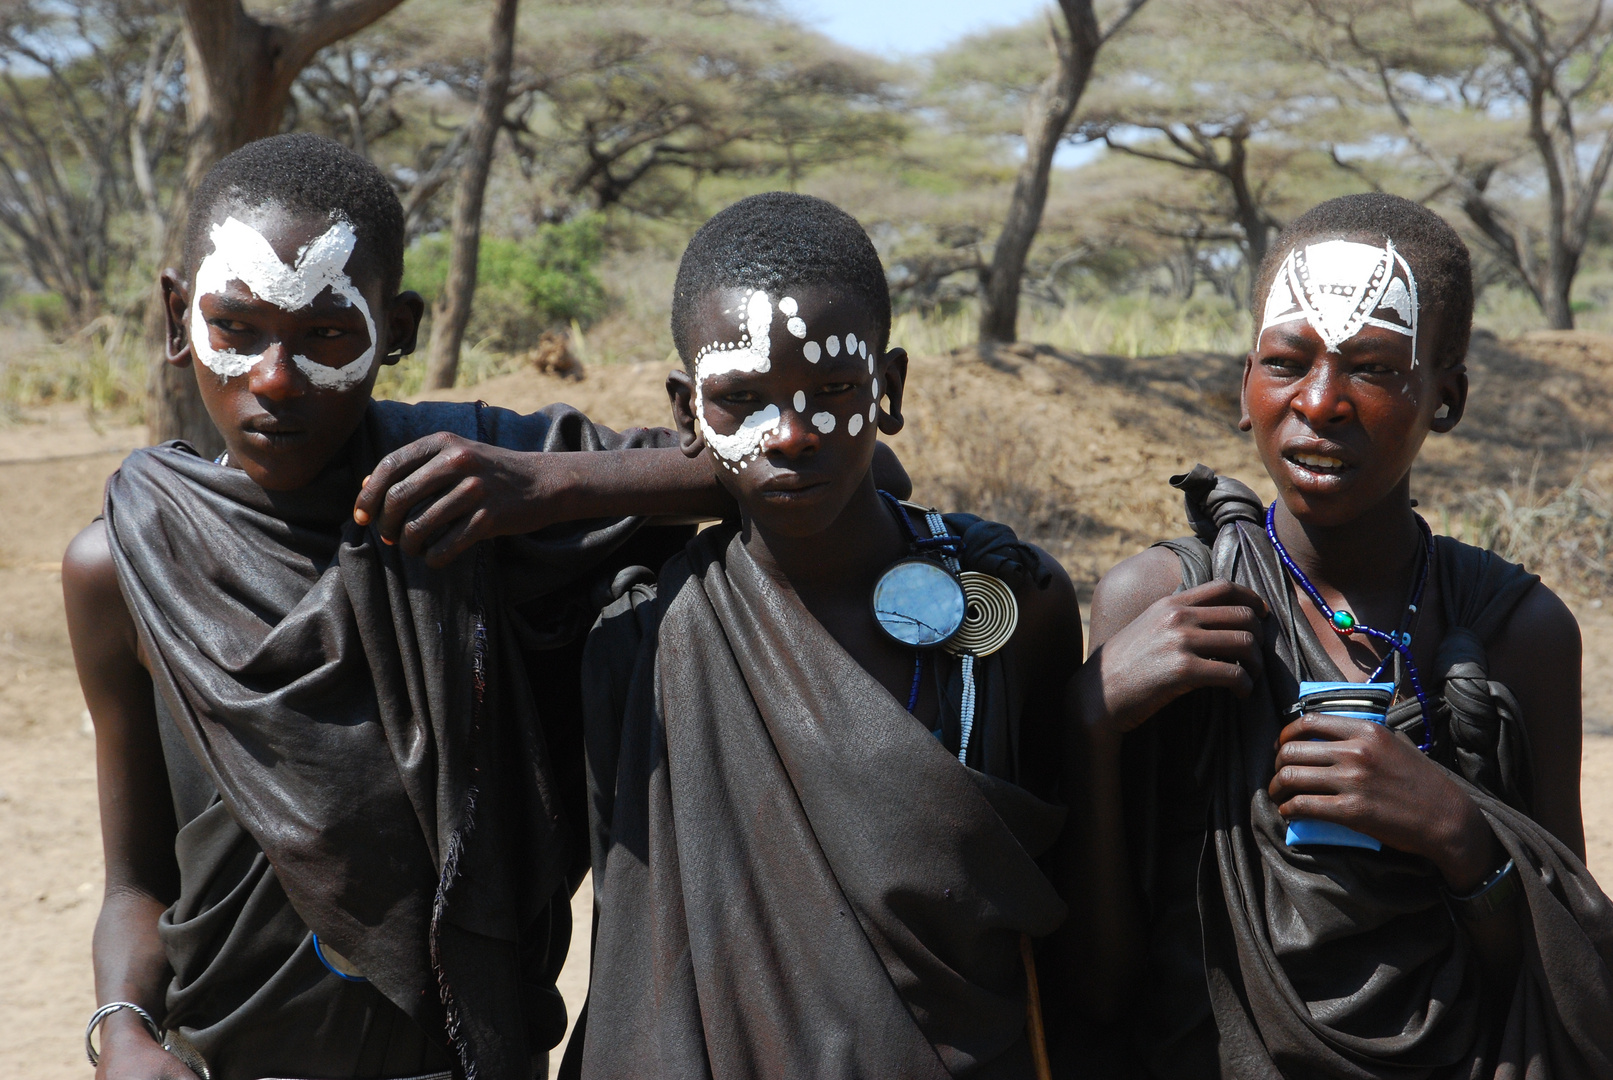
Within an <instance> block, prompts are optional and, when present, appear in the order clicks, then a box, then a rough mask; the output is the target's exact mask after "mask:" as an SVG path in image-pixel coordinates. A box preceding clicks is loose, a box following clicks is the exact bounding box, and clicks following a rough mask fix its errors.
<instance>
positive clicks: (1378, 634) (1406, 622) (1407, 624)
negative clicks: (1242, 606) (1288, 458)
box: [1266, 502, 1434, 754]
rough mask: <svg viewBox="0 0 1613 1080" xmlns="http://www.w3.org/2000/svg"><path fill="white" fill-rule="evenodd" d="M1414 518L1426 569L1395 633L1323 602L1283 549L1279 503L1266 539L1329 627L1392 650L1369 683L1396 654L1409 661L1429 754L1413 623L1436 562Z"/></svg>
mask: <svg viewBox="0 0 1613 1080" xmlns="http://www.w3.org/2000/svg"><path fill="white" fill-rule="evenodd" d="M1412 516H1413V517H1415V518H1416V519H1417V527H1418V528H1419V529H1421V530H1422V534H1423V560H1422V568H1421V569H1420V570H1419V571H1418V574H1417V587H1416V588H1415V589H1413V590H1412V593H1411V603H1409V604H1407V605H1406V613H1405V614H1404V615H1402V616H1401V619H1400V629H1399V630H1397V631H1396V632H1395V633H1392V634H1390V633H1385V632H1384V631H1382V630H1378V629H1376V628H1374V627H1371V626H1368V625H1367V624H1366V623H1364V622H1362V621H1360V620H1359V619H1357V618H1356V617H1355V616H1354V615H1352V614H1350V613H1349V612H1348V611H1345V610H1344V609H1343V608H1340V609H1339V610H1337V611H1335V610H1333V608H1331V607H1329V606H1328V603H1327V601H1326V600H1323V599H1322V594H1321V593H1319V592H1317V591H1316V586H1315V585H1312V584H1311V582H1310V579H1309V578H1307V577H1306V576H1305V572H1304V571H1303V570H1301V569H1300V568H1299V567H1298V566H1296V565H1295V564H1294V560H1293V559H1292V558H1290V557H1289V555H1288V549H1287V548H1285V547H1283V542H1282V541H1281V540H1279V539H1277V504H1276V502H1273V503H1272V504H1271V505H1270V506H1268V507H1266V536H1267V537H1268V538H1269V539H1270V540H1271V546H1272V547H1273V548H1275V549H1276V550H1277V558H1278V559H1280V560H1281V561H1282V564H1283V566H1284V567H1285V568H1287V570H1288V573H1289V574H1290V575H1291V576H1292V577H1293V579H1294V581H1295V582H1296V583H1297V584H1298V585H1299V587H1300V588H1302V589H1304V590H1305V595H1307V596H1309V597H1310V598H1311V603H1313V604H1315V605H1316V610H1318V611H1320V612H1321V613H1322V617H1323V618H1325V619H1326V620H1327V622H1328V625H1329V626H1331V627H1332V628H1333V629H1334V630H1335V631H1337V632H1338V634H1339V635H1340V636H1341V637H1350V636H1352V635H1354V634H1365V635H1366V636H1367V637H1369V638H1374V639H1376V640H1378V641H1381V642H1383V643H1385V644H1386V645H1388V646H1389V651H1388V652H1387V653H1385V654H1384V657H1383V659H1382V660H1381V661H1379V662H1378V666H1377V667H1376V668H1374V669H1373V671H1372V674H1371V675H1368V676H1367V682H1377V681H1378V678H1379V677H1380V676H1381V675H1382V674H1383V671H1384V668H1386V667H1388V666H1389V662H1390V661H1391V660H1393V659H1394V657H1395V654H1396V653H1399V654H1400V657H1401V659H1402V660H1404V661H1405V662H1406V674H1407V675H1409V676H1410V677H1411V689H1412V691H1413V692H1414V693H1415V694H1416V695H1417V704H1418V706H1419V707H1420V708H1421V709H1422V716H1423V741H1422V742H1421V743H1419V744H1418V746H1417V749H1419V750H1421V751H1422V752H1423V753H1425V754H1426V753H1428V751H1429V750H1430V749H1431V748H1432V747H1433V745H1434V724H1433V720H1432V719H1431V717H1430V710H1429V707H1428V695H1427V694H1425V693H1423V682H1422V680H1421V679H1420V678H1418V677H1417V664H1416V662H1415V661H1414V660H1412V658H1411V624H1412V621H1413V620H1414V619H1415V618H1416V617H1417V605H1418V604H1420V603H1422V602H1423V586H1425V585H1427V584H1428V568H1429V566H1431V565H1432V564H1433V562H1434V532H1433V530H1432V529H1430V528H1429V527H1428V522H1426V521H1424V520H1423V518H1422V515H1421V514H1413V515H1412Z"/></svg>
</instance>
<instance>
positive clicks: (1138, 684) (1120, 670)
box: [1072, 548, 1266, 736]
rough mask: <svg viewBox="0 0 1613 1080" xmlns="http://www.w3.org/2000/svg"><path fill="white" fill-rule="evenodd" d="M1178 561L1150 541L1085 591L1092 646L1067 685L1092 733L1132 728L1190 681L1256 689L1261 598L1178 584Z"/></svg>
mask: <svg viewBox="0 0 1613 1080" xmlns="http://www.w3.org/2000/svg"><path fill="white" fill-rule="evenodd" d="M1181 581H1182V571H1181V563H1180V562H1179V561H1178V559H1177V557H1176V556H1175V555H1174V554H1172V553H1171V552H1170V551H1168V550H1166V549H1164V548H1149V549H1148V550H1146V551H1144V552H1141V553H1140V554H1137V555H1134V556H1132V557H1131V558H1129V559H1127V560H1126V561H1124V562H1122V563H1120V564H1119V565H1118V566H1116V567H1115V568H1114V569H1113V570H1110V571H1109V573H1107V574H1105V575H1104V576H1103V580H1102V581H1100V582H1099V583H1098V588H1097V591H1096V592H1095V593H1094V594H1093V597H1092V652H1091V654H1090V655H1089V656H1088V657H1087V661H1086V663H1085V664H1084V665H1083V666H1082V668H1081V673H1080V676H1079V677H1078V678H1077V679H1076V681H1075V683H1074V684H1072V693H1074V694H1075V695H1076V701H1075V703H1074V704H1075V706H1076V708H1078V709H1079V710H1080V713H1081V716H1082V718H1083V720H1084V722H1085V723H1086V725H1087V728H1088V731H1089V732H1090V733H1092V734H1094V735H1107V736H1114V735H1118V734H1121V733H1123V732H1126V731H1130V730H1131V729H1132V728H1135V727H1137V726H1138V725H1140V724H1142V723H1143V722H1144V721H1145V720H1147V719H1148V718H1149V717H1150V716H1153V715H1154V714H1155V713H1157V712H1158V711H1159V710H1160V709H1162V708H1164V707H1165V706H1166V705H1168V704H1169V703H1170V702H1172V701H1174V700H1176V699H1177V698H1178V697H1181V696H1182V695H1183V694H1186V693H1188V692H1190V691H1193V690H1199V689H1203V688H1205V687H1221V688H1223V689H1227V690H1230V691H1232V692H1233V693H1234V694H1236V695H1237V696H1238V697H1247V696H1248V695H1249V693H1250V692H1251V691H1252V690H1253V689H1254V683H1255V679H1256V678H1257V677H1258V676H1259V674H1260V667H1261V628H1260V620H1261V619H1263V618H1264V617H1265V615H1266V605H1265V603H1264V601H1262V600H1261V599H1260V597H1259V596H1258V595H1256V594H1255V593H1254V592H1253V591H1252V590H1250V589H1247V588H1245V587H1244V586H1242V585H1237V584H1234V583H1232V582H1227V581H1212V582H1209V583H1208V584H1205V585H1200V586H1198V587H1197V588H1193V589H1188V590H1186V591H1183V592H1178V591H1177V589H1178V588H1180V586H1181Z"/></svg>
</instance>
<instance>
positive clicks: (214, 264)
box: [190, 217, 375, 390]
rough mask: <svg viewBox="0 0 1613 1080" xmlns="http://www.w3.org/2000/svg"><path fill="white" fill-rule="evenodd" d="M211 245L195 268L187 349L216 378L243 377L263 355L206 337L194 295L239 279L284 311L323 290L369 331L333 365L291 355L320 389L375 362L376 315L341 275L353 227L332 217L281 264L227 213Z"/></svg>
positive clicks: (350, 378) (342, 384)
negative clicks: (359, 349)
mask: <svg viewBox="0 0 1613 1080" xmlns="http://www.w3.org/2000/svg"><path fill="white" fill-rule="evenodd" d="M209 235H210V236H211V238H212V241H213V251H212V253H211V254H209V255H208V256H207V257H206V258H205V259H203V260H202V262H201V265H200V266H198V267H197V268H196V282H195V289H194V291H195V299H193V300H192V301H191V309H190V339H191V351H192V352H193V353H194V354H195V356H196V359H197V360H199V361H201V363H202V364H203V365H204V366H206V367H207V368H208V370H210V371H212V372H213V373H214V374H216V375H218V376H219V378H221V379H232V378H235V377H236V376H238V375H245V374H246V373H247V372H248V371H251V370H252V369H253V368H254V367H256V366H257V365H258V364H259V363H261V362H262V361H263V358H264V354H263V353H258V354H257V355H255V356H242V355H241V354H240V353H238V352H236V351H235V350H234V349H223V350H219V349H215V348H213V342H212V339H211V338H210V337H209V336H208V326H207V320H206V319H205V318H203V317H202V309H201V298H202V297H203V296H211V295H218V294H220V293H223V292H224V291H225V290H226V289H228V288H229V285H230V282H232V281H239V282H240V283H241V284H243V285H245V286H246V287H247V288H248V289H251V290H252V294H253V295H254V296H256V297H257V298H258V299H260V300H266V301H268V302H269V303H271V304H274V305H275V306H276V307H279V308H281V309H283V310H285V311H301V310H302V309H303V308H305V307H307V306H308V305H309V304H312V303H313V302H314V300H315V299H316V298H317V297H318V296H319V294H320V293H322V292H324V291H325V290H326V289H329V290H330V291H331V292H333V293H335V294H336V296H337V298H338V299H339V300H340V301H341V302H342V303H344V304H347V305H351V306H353V307H356V308H357V309H358V312H359V314H360V315H362V316H363V317H364V326H365V329H367V330H368V331H369V334H370V344H369V347H368V348H366V349H365V350H364V352H363V353H361V354H360V355H359V357H358V358H357V359H355V360H353V361H352V362H351V363H348V364H344V365H342V366H341V367H339V368H333V367H330V366H328V365H325V364H321V363H318V362H316V361H313V360H310V359H308V357H306V356H293V357H292V358H291V359H292V362H293V363H295V364H296V365H297V370H299V371H301V372H302V373H303V374H304V375H305V376H307V378H308V381H309V382H311V383H313V384H314V385H315V386H317V387H319V388H320V389H323V390H347V389H349V388H351V387H354V386H357V385H358V384H360V383H362V382H363V381H364V380H365V379H366V378H367V377H368V376H369V374H370V370H371V368H373V367H374V362H375V320H374V319H372V318H371V317H370V306H369V305H368V304H367V303H365V302H364V294H363V293H361V292H359V291H358V289H357V288H356V287H354V285H353V281H352V279H351V278H349V277H348V276H347V271H346V267H347V260H348V259H349V258H351V257H352V255H353V248H354V247H355V246H356V245H357V243H358V236H357V234H355V233H354V232H353V226H351V225H349V224H348V223H347V222H345V221H338V222H336V224H334V225H332V226H331V227H330V228H329V229H327V230H326V231H325V232H324V233H323V234H322V235H320V236H318V237H316V238H314V239H313V240H311V241H310V242H309V243H308V245H307V246H306V247H304V248H303V249H302V250H300V251H298V252H297V262H296V265H294V266H287V265H286V264H285V263H283V262H281V261H280V256H279V255H276V254H275V251H274V247H273V246H272V245H270V243H269V241H268V240H266V239H264V237H263V234H262V233H260V232H258V231H257V230H256V229H254V228H253V227H252V226H250V225H246V224H243V223H242V222H240V221H238V220H237V219H235V218H233V217H231V218H226V219H225V221H224V222H223V223H222V224H219V225H214V226H213V228H212V231H211V233H210V234H209Z"/></svg>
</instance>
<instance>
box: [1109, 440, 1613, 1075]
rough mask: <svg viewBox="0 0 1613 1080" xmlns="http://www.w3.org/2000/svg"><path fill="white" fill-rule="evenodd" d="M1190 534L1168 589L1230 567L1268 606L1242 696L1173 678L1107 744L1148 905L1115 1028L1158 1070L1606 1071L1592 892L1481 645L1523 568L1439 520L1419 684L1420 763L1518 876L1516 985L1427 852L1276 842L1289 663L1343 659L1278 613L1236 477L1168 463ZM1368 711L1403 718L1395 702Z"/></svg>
mask: <svg viewBox="0 0 1613 1080" xmlns="http://www.w3.org/2000/svg"><path fill="white" fill-rule="evenodd" d="M1176 482H1178V484H1179V486H1182V487H1183V488H1184V489H1185V490H1186V491H1187V496H1188V505H1189V516H1190V518H1192V519H1193V521H1194V524H1195V526H1196V528H1197V530H1198V533H1199V535H1198V537H1197V538H1188V539H1186V540H1182V541H1174V542H1172V543H1170V544H1168V545H1166V546H1168V547H1170V548H1172V549H1173V550H1175V551H1176V552H1177V554H1178V555H1179V556H1180V557H1181V559H1182V565H1183V587H1184V588H1187V587H1192V586H1194V585H1198V584H1201V583H1203V582H1205V581H1208V580H1210V579H1211V578H1218V579H1224V580H1232V581H1237V582H1239V583H1240V584H1244V585H1247V586H1249V587H1250V588H1252V589H1254V590H1255V591H1256V592H1258V593H1259V594H1260V595H1261V596H1262V597H1263V598H1265V600H1266V602H1267V604H1268V605H1269V606H1270V608H1271V611H1272V615H1273V617H1272V620H1271V623H1270V627H1271V631H1270V633H1269V634H1268V641H1267V647H1266V663H1265V676H1264V678H1263V680H1262V682H1261V684H1260V685H1258V686H1257V687H1256V689H1255V692H1254V694H1253V695H1252V696H1251V697H1250V698H1249V700H1248V701H1247V702H1238V701H1236V700H1234V699H1233V698H1232V697H1231V696H1230V695H1228V694H1226V693H1224V692H1218V691H1200V692H1198V693H1195V694H1192V695H1189V696H1188V697H1187V698H1185V699H1183V700H1182V701H1180V702H1178V703H1176V705H1174V706H1173V707H1171V708H1170V709H1167V710H1165V711H1164V712H1162V713H1161V715H1160V716H1158V717H1155V718H1154V719H1152V720H1150V721H1149V723H1148V724H1146V725H1144V726H1143V727H1142V728H1140V729H1139V730H1138V731H1137V732H1136V733H1135V734H1134V735H1133V736H1131V737H1129V738H1128V745H1127V748H1126V774H1125V775H1126V784H1127V791H1128V821H1129V823H1130V825H1131V828H1132V850H1133V854H1134V859H1135V863H1136V868H1137V874H1138V878H1139V882H1140V884H1141V886H1142V890H1143V894H1144V897H1145V899H1146V901H1147V907H1148V918H1149V921H1150V944H1149V950H1150V951H1149V956H1148V972H1147V976H1146V977H1145V979H1144V982H1143V987H1144V989H1143V993H1142V996H1141V998H1140V1000H1139V1001H1138V1002H1137V1003H1136V1008H1135V1010H1134V1013H1133V1022H1132V1025H1131V1027H1132V1032H1133V1045H1134V1047H1136V1053H1137V1055H1138V1057H1139V1058H1140V1059H1141V1062H1142V1064H1143V1066H1144V1068H1145V1069H1146V1071H1147V1072H1148V1073H1149V1074H1151V1075H1153V1076H1157V1077H1162V1078H1163V1077H1169V1078H1173V1080H1174V1078H1177V1077H1182V1078H1193V1077H1211V1076H1215V1075H1217V1073H1218V1072H1219V1073H1220V1075H1223V1076H1229V1077H1239V1078H1245V1077H1247V1078H1260V1080H1276V1078H1277V1077H1279V1076H1285V1077H1291V1078H1292V1077H1306V1078H1309V1077H1327V1078H1341V1080H1343V1078H1352V1080H1353V1078H1368V1077H1372V1078H1385V1077H1395V1078H1401V1077H1405V1078H1414V1077H1416V1078H1421V1077H1452V1078H1454V1077H1471V1078H1474V1080H1478V1078H1489V1077H1509V1078H1510V1077H1529V1078H1531V1080H1533V1078H1540V1080H1544V1078H1547V1077H1572V1078H1580V1077H1584V1078H1590V1077H1608V1076H1613V973H1610V969H1613V909H1610V907H1609V904H1608V901H1607V898H1606V897H1605V896H1604V895H1603V894H1602V892H1601V890H1600V889H1599V888H1598V887H1597V885H1596V882H1595V881H1594V880H1593V879H1592V878H1591V876H1590V874H1589V873H1588V872H1587V871H1586V869H1585V867H1584V865H1583V864H1582V863H1581V862H1580V861H1579V860H1578V859H1577V858H1576V857H1575V856H1574V855H1573V854H1572V853H1571V852H1570V851H1569V850H1568V849H1567V848H1566V847H1564V846H1563V844H1562V843H1560V842H1559V841H1558V840H1557V839H1556V838H1555V837H1554V836H1552V835H1551V834H1550V833H1549V832H1547V831H1546V830H1545V829H1544V828H1542V827H1541V826H1540V825H1538V824H1537V823H1536V822H1535V821H1533V820H1532V819H1531V818H1530V817H1528V815H1527V810H1528V803H1527V799H1528V777H1529V771H1528V770H1529V766H1528V739H1527V734H1526V731H1525V729H1524V727H1523V724H1522V718H1521V715H1520V710H1519V708H1518V705H1517V702H1516V700H1515V699H1513V697H1512V695H1511V693H1510V692H1508V691H1507V689H1506V688H1505V687H1504V686H1501V685H1500V684H1498V683H1494V682H1491V681H1489V680H1488V679H1487V678H1486V676H1485V668H1484V665H1485V657H1484V646H1485V643H1486V642H1488V641H1490V640H1491V639H1492V638H1493V637H1494V635H1495V634H1496V633H1497V632H1498V631H1499V630H1500V629H1501V627H1502V626H1503V625H1504V624H1505V621H1506V619H1507V617H1508V615H1509V614H1510V613H1511V611H1512V609H1513V608H1514V606H1515V605H1516V604H1517V602H1518V601H1519V600H1521V599H1522V598H1523V596H1524V594H1525V593H1527V592H1528V590H1529V589H1530V588H1532V587H1533V586H1534V584H1535V583H1536V582H1537V581H1538V578H1536V577H1534V576H1533V575H1531V574H1526V573H1525V572H1524V571H1523V570H1522V569H1521V568H1519V567H1517V566H1514V565H1512V564H1510V563H1507V562H1505V561H1504V560H1502V559H1500V558H1498V557H1497V556H1495V555H1494V554H1492V553H1490V552H1487V551H1483V550H1481V549H1478V548H1474V547H1470V546H1468V545H1465V544H1461V543H1458V542H1457V541H1454V540H1451V539H1450V538H1449V537H1439V538H1437V541H1436V547H1435V559H1436V561H1437V570H1436V573H1437V576H1438V580H1439V583H1440V599H1441V603H1442V604H1443V605H1444V617H1445V624H1446V627H1447V631H1446V638H1445V641H1444V642H1443V643H1442V645H1441V648H1440V650H1439V662H1438V664H1437V665H1436V666H1437V668H1438V671H1437V672H1432V673H1430V672H1425V673H1424V675H1423V678H1424V680H1425V688H1426V689H1427V691H1428V693H1429V694H1430V695H1431V696H1432V697H1434V698H1435V699H1436V700H1438V701H1439V703H1440V705H1439V709H1438V714H1437V723H1436V731H1435V739H1436V742H1435V747H1434V750H1433V757H1434V759H1435V760H1436V761H1439V762H1440V763H1441V764H1443V765H1445V766H1446V767H1447V768H1449V769H1450V770H1451V771H1452V773H1453V775H1454V776H1455V778H1456V780H1457V782H1458V783H1460V784H1462V785H1463V786H1464V787H1466V788H1467V789H1468V791H1469V794H1471V795H1472V796H1473V798H1474V799H1475V801H1476V802H1477V803H1478V805H1479V808H1480V811H1481V812H1482V813H1483V814H1484V816H1485V818H1486V820H1487V821H1488V822H1489V823H1490V825H1491V827H1492V828H1493V829H1494V831H1495V834H1496V836H1497V838H1498V839H1499V840H1500V842H1501V845H1502V846H1503V847H1504V848H1505V849H1506V851H1507V853H1508V855H1510V856H1511V857H1512V858H1513V859H1514V860H1515V862H1516V865H1517V868H1518V872H1519V874H1520V878H1521V881H1522V883H1523V886H1524V895H1523V898H1522V899H1521V900H1520V901H1519V904H1521V905H1522V906H1523V908H1524V909H1525V911H1524V926H1525V928H1526V929H1525V941H1524V958H1523V962H1522V964H1521V969H1520V971H1519V972H1518V974H1517V978H1516V982H1515V984H1514V985H1510V986H1505V987H1496V986H1485V985H1484V980H1483V976H1482V974H1481V972H1480V969H1479V965H1478V963H1477V960H1476V958H1475V956H1474V955H1473V953H1472V951H1471V948H1470V946H1469V945H1468V942H1467V939H1466V937H1465V936H1464V933H1463V931H1462V930H1461V929H1460V927H1459V926H1458V925H1457V923H1456V922H1455V920H1454V919H1453V917H1452V915H1451V913H1450V911H1449V909H1448V908H1447V906H1446V904H1445V902H1444V900H1443V892H1442V889H1441V878H1440V875H1439V872H1438V871H1437V870H1436V869H1435V868H1434V867H1433V865H1432V864H1431V863H1429V862H1428V861H1426V860H1424V859H1420V858H1417V857H1414V856H1411V855H1406V854H1403V853H1400V852H1396V851H1392V850H1390V849H1388V848H1385V849H1384V850H1383V851H1381V852H1366V851H1361V850H1358V849H1353V848H1309V849H1301V850H1295V849H1291V848H1289V847H1288V846H1287V845H1286V844H1285V843H1284V832H1285V823H1284V821H1283V820H1282V818H1281V817H1280V815H1278V813H1277V810H1276V807H1275V806H1274V805H1273V803H1272V802H1271V800H1270V798H1269V797H1268V796H1267V794H1266V787H1267V785H1268V784H1269V782H1270V780H1271V776H1272V770H1273V767H1274V755H1273V751H1272V747H1273V745H1274V743H1275V741H1276V737H1277V733H1278V732H1279V731H1280V730H1281V728H1282V726H1283V724H1284V723H1285V720H1284V714H1285V712H1286V710H1287V708H1288V706H1290V705H1291V704H1292V703H1293V702H1294V701H1295V699H1296V697H1297V694H1298V683H1299V682H1300V681H1302V680H1338V679H1340V678H1341V675H1340V673H1339V671H1338V669H1337V668H1336V666H1335V665H1334V664H1333V663H1332V661H1331V660H1330V659H1329V657H1328V656H1327V653H1326V651H1325V650H1324V649H1323V648H1322V645H1321V643H1320V642H1319V641H1318V640H1317V639H1316V637H1315V635H1314V633H1313V632H1312V630H1311V627H1310V624H1309V622H1308V621H1307V620H1306V619H1305V617H1304V615H1303V613H1302V612H1301V611H1300V610H1299V608H1298V606H1297V605H1298V601H1297V599H1296V594H1295V591H1294V589H1293V587H1292V586H1291V584H1290V583H1289V581H1288V578H1287V576H1286V573H1285V571H1284V570H1283V568H1282V566H1281V564H1280V563H1279V561H1278V559H1277V556H1276V552H1275V551H1274V550H1273V548H1272V546H1271V543H1270V541H1269V540H1268V539H1267V537H1266V534H1265V530H1264V525H1263V523H1264V515H1263V508H1262V507H1261V506H1260V504H1259V502H1258V500H1257V499H1256V498H1255V496H1254V494H1253V493H1252V492H1250V491H1249V489H1248V488H1246V487H1244V486H1243V485H1241V484H1238V483H1237V482H1236V481H1231V480H1228V479H1226V478H1220V479H1219V481H1218V480H1217V478H1216V477H1215V475H1214V474H1213V473H1212V472H1210V471H1209V470H1208V469H1205V468H1204V467H1203V466H1200V467H1199V468H1198V469H1196V470H1195V471H1194V472H1193V473H1191V474H1189V475H1188V476H1186V477H1182V478H1178V480H1177V481H1176ZM1389 723H1390V725H1391V726H1395V727H1398V728H1400V729H1402V730H1405V731H1407V732H1408V733H1409V734H1411V735H1412V736H1413V737H1416V736H1417V735H1418V734H1420V725H1421V720H1420V711H1419V709H1418V706H1417V703H1416V701H1415V699H1413V700H1411V701H1409V702H1402V703H1401V704H1398V705H1396V706H1395V708H1394V709H1393V710H1392V711H1391V712H1390V715H1389Z"/></svg>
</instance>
